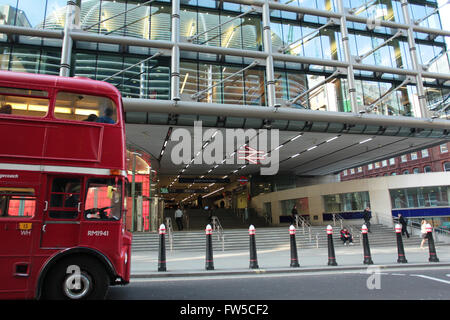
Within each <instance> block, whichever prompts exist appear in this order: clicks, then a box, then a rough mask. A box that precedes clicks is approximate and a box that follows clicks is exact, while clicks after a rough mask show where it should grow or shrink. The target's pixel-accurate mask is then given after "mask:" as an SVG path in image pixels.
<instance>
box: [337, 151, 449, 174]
mask: <svg viewBox="0 0 450 320" xmlns="http://www.w3.org/2000/svg"><path fill="white" fill-rule="evenodd" d="M449 149H450V143H444V144H441V145H438V146H434V147H432V148H427V149H422V150H420V151H416V152H412V153H407V154H404V155H402V156H399V157H393V158H389V159H386V160H382V161H377V162H373V163H369V164H368V165H364V166H361V167H356V168H351V169H347V170H344V171H342V172H341V173H340V178H341V181H347V180H353V179H361V178H373V177H380V176H388V175H400V174H417V173H427V172H440V171H450V152H449Z"/></svg>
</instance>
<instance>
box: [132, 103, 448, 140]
mask: <svg viewBox="0 0 450 320" xmlns="http://www.w3.org/2000/svg"><path fill="white" fill-rule="evenodd" d="M123 105H124V108H125V111H126V112H150V113H164V114H186V115H209V116H220V117H237V118H256V119H268V120H288V121H308V122H328V123H343V124H348V125H373V126H383V127H408V128H419V129H433V130H447V132H448V133H450V121H448V120H443V119H423V118H414V117H406V116H385V115H377V114H353V113H349V112H336V111H319V110H308V109H296V108H275V107H273V108H270V107H261V106H254V105H245V106H243V105H235V104H218V103H206V102H195V101H171V100H151V99H139V98H123ZM448 138H449V139H450V135H448Z"/></svg>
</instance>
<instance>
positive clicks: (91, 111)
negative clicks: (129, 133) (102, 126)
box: [54, 91, 117, 124]
mask: <svg viewBox="0 0 450 320" xmlns="http://www.w3.org/2000/svg"><path fill="white" fill-rule="evenodd" d="M54 113H55V118H56V119H64V120H73V121H87V122H100V123H109V124H114V123H116V122H117V107H116V105H115V103H114V102H113V101H112V100H111V99H109V98H106V97H99V96H92V95H87V94H77V93H71V92H62V91H60V92H58V94H57V95H56V102H55V112H54Z"/></svg>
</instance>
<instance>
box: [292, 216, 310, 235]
mask: <svg viewBox="0 0 450 320" xmlns="http://www.w3.org/2000/svg"><path fill="white" fill-rule="evenodd" d="M299 222H300V223H301V225H302V230H303V234H305V227H307V228H308V233H309V241H311V223H309V222H308V221H307V220H306V219H305V218H303V217H302V216H298V215H297V216H296V217H295V227H296V229H298V226H299Z"/></svg>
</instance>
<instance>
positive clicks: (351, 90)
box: [337, 0, 359, 113]
mask: <svg viewBox="0 0 450 320" xmlns="http://www.w3.org/2000/svg"><path fill="white" fill-rule="evenodd" d="M337 6H338V10H339V12H340V13H341V14H342V16H341V18H340V29H341V36H342V45H343V49H344V57H345V61H346V62H347V63H348V67H347V82H348V94H349V96H350V107H351V109H352V112H353V113H357V112H358V111H359V110H358V103H357V100H356V85H355V72H354V70H353V64H352V55H351V51H350V45H349V38H348V29H347V18H346V17H345V12H344V4H343V1H342V0H337Z"/></svg>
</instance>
